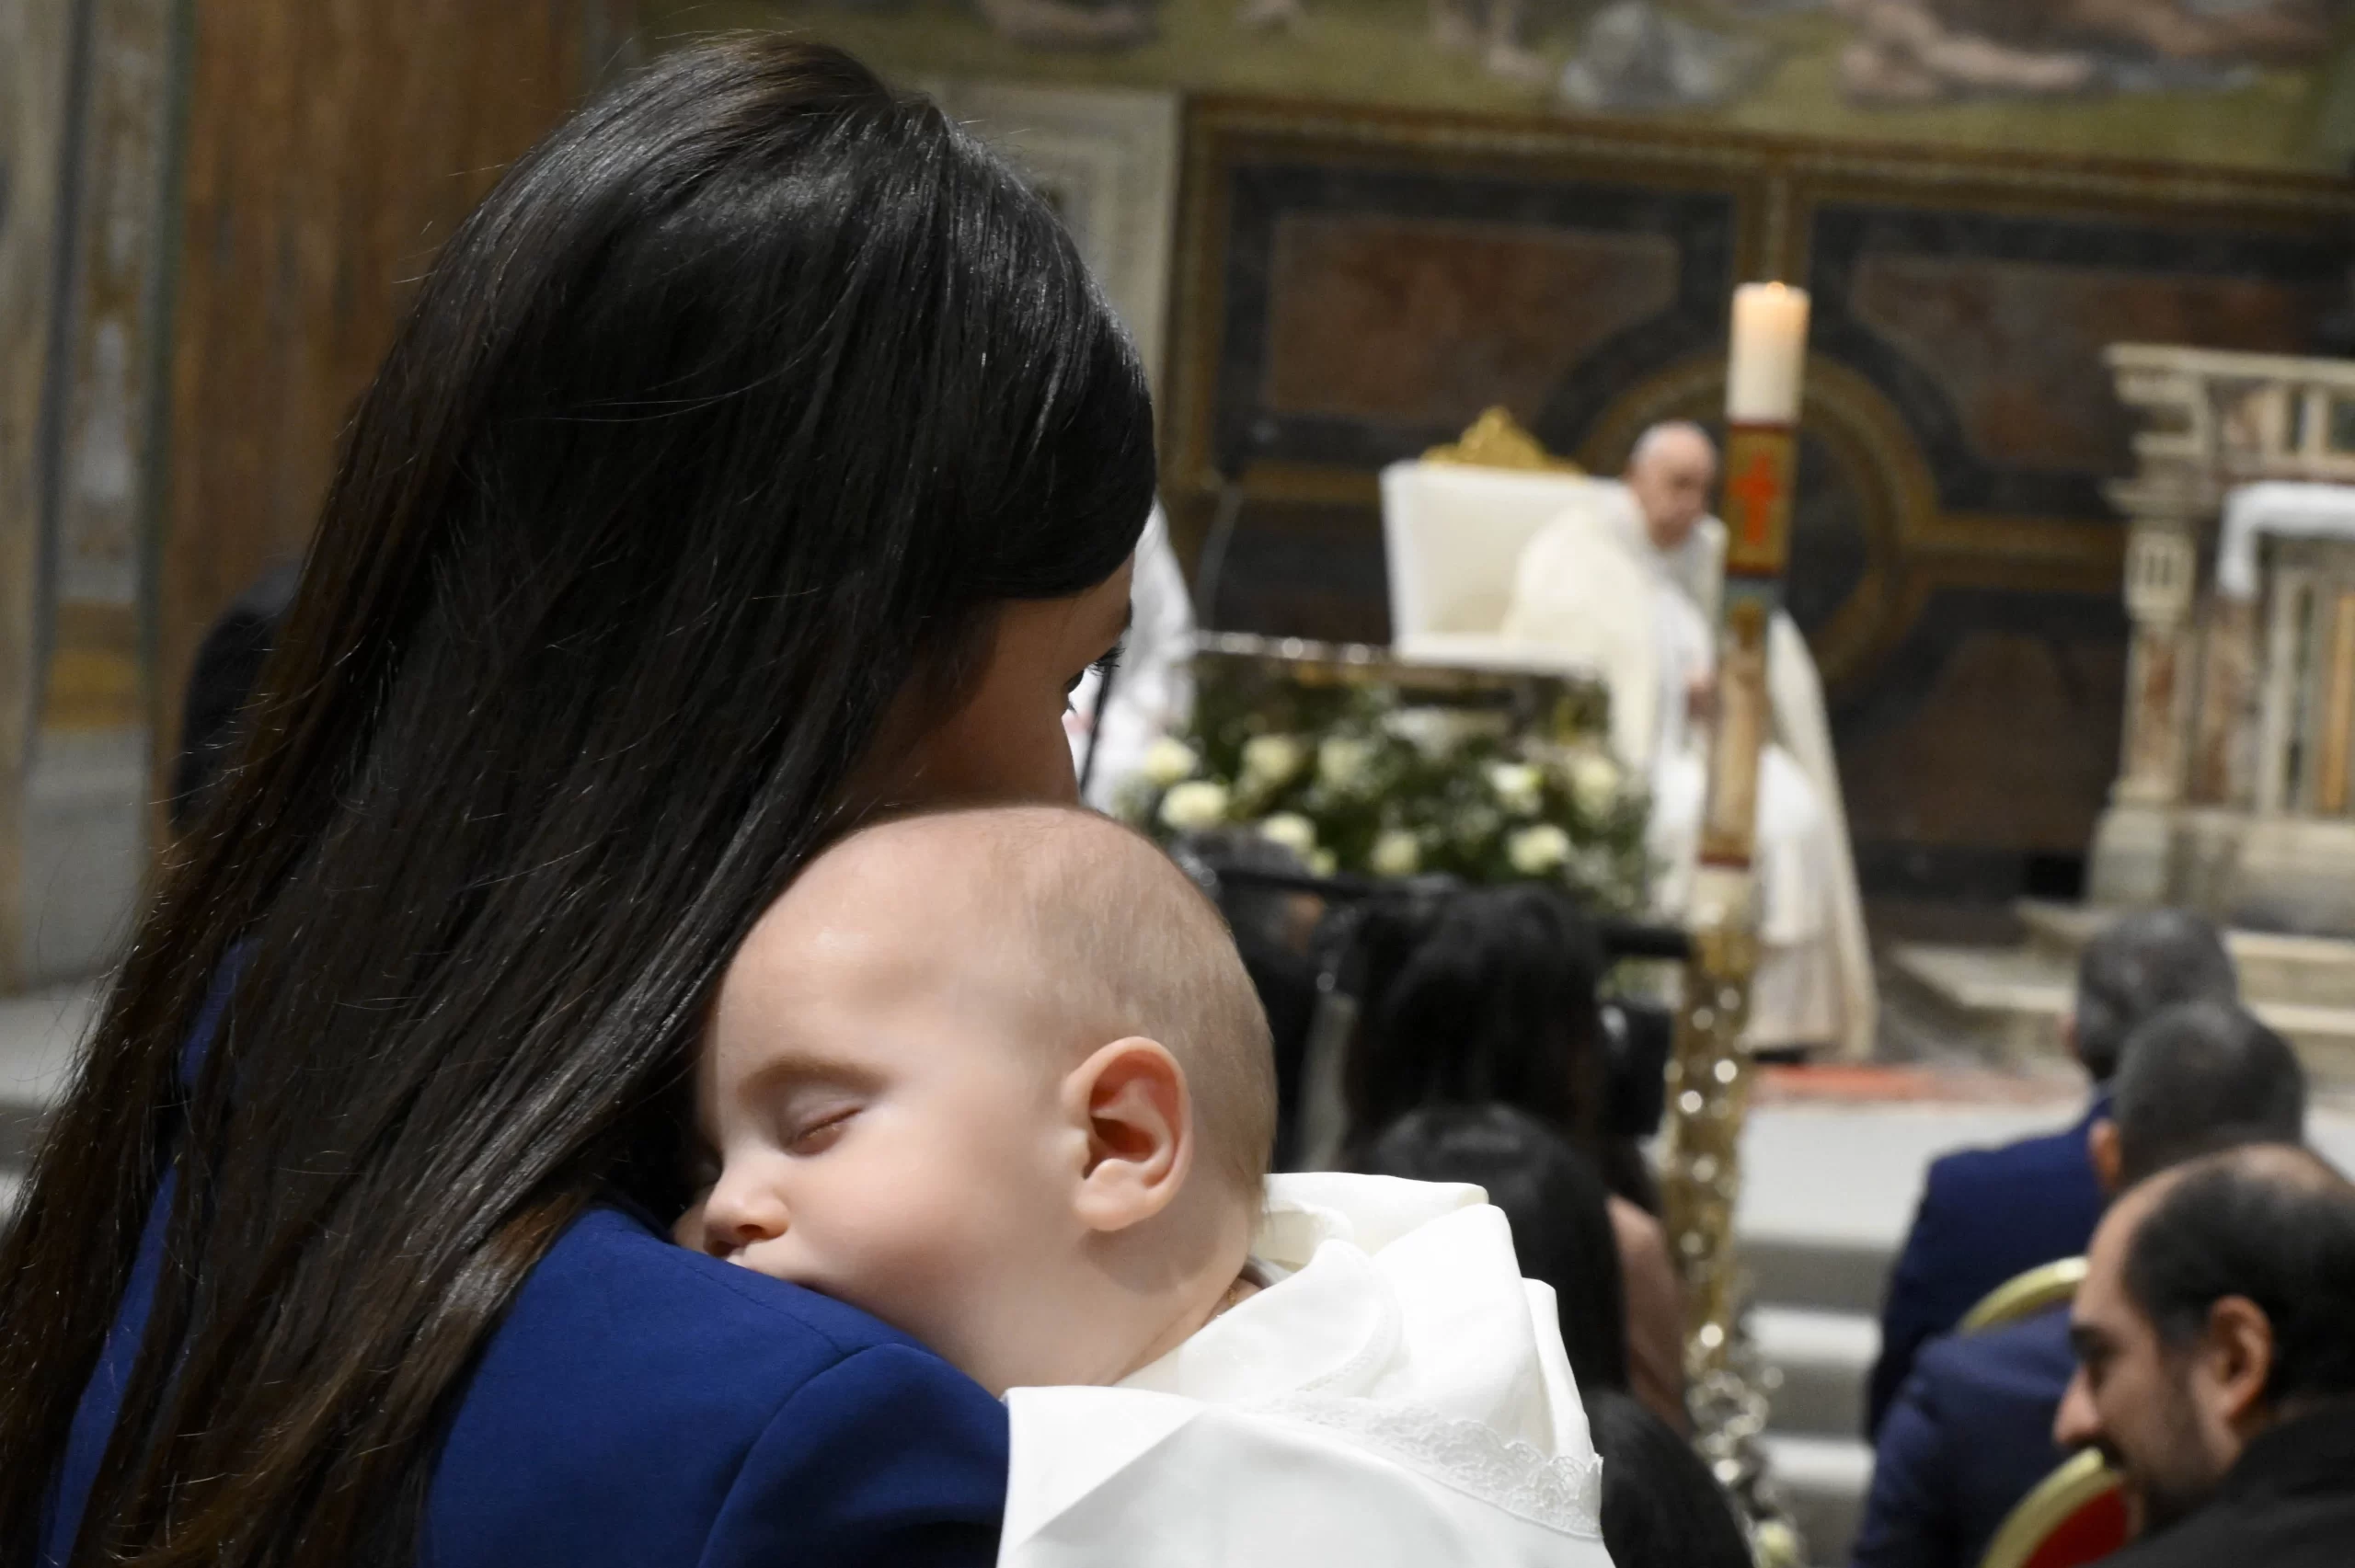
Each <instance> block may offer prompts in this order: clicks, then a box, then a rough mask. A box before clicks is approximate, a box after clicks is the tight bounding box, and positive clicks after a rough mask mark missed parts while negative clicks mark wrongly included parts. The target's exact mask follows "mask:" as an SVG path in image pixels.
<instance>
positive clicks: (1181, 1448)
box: [998, 1172, 1611, 1568]
mask: <svg viewBox="0 0 2355 1568" xmlns="http://www.w3.org/2000/svg"><path fill="white" fill-rule="evenodd" d="M1253 1255H1254V1256H1255V1257H1257V1258H1258V1259H1259V1260H1260V1261H1261V1263H1262V1264H1263V1265H1272V1267H1271V1268H1270V1269H1269V1272H1270V1273H1281V1274H1282V1277H1281V1278H1279V1279H1278V1280H1277V1281H1276V1282H1275V1283H1274V1284H1272V1285H1269V1286H1268V1287H1267V1288H1264V1289H1262V1290H1261V1291H1259V1292H1258V1294H1257V1295H1255V1296H1252V1297H1250V1298H1248V1299H1246V1300H1244V1301H1242V1302H1241V1303H1239V1304H1238V1305H1236V1306H1235V1308H1233V1309H1232V1310H1229V1311H1227V1312H1225V1313H1223V1314H1222V1315H1221V1316H1219V1317H1217V1318H1215V1319H1213V1320H1212V1322H1210V1323H1209V1324H1208V1325H1207V1326H1205V1327H1204V1328H1203V1329H1202V1330H1201V1332H1200V1333H1197V1334H1195V1335H1194V1336H1193V1337H1192V1338H1191V1339H1189V1340H1188V1341H1187V1342H1186V1343H1185V1344H1183V1345H1179V1346H1178V1347H1177V1349H1176V1350H1173V1351H1171V1352H1170V1353H1169V1354H1168V1355H1167V1356H1163V1357H1162V1358H1161V1359H1160V1360H1158V1361H1156V1362H1155V1363H1154V1364H1153V1365H1151V1366H1149V1367H1146V1368H1143V1370H1141V1371H1138V1372H1136V1373H1134V1374H1133V1375H1132V1376H1131V1377H1129V1378H1128V1379H1124V1380H1123V1381H1121V1382H1120V1383H1119V1384H1117V1385H1115V1386H1113V1387H1111V1388H1044V1389H1016V1390H1013V1391H1010V1392H1009V1393H1008V1394H1007V1395H1006V1405H1007V1409H1008V1413H1009V1414H1010V1415H1011V1418H1012V1422H1013V1463H1012V1469H1011V1473H1010V1474H1009V1476H1008V1481H1007V1489H1006V1504H1005V1535H1004V1537H1003V1541H1002V1544H1001V1545H1000V1547H999V1550H998V1562H999V1564H1000V1568H1083V1565H1085V1568H1114V1565H1118V1568H1204V1565H1207V1564H1218V1565H1222V1568H1316V1565H1320V1564H1332V1565H1335V1568H1339V1565H1341V1564H1349V1565H1350V1568H1384V1565H1396V1568H1409V1565H1412V1568H1432V1565H1440V1564H1445V1565H1458V1564H1461V1565H1466V1568H1470V1565H1487V1564H1495V1565H1498V1568H1522V1565H1527V1568H1538V1565H1541V1564H1545V1565H1561V1568H1609V1564H1610V1562H1611V1559H1610V1557H1609V1555H1608V1554H1607V1553H1606V1552H1605V1551H1604V1550H1603V1533H1602V1528H1601V1524H1600V1512H1601V1504H1602V1494H1603V1468H1602V1463H1601V1461H1600V1460H1599V1459H1596V1457H1595V1453H1594V1447H1593V1443H1592V1440H1591V1438H1590V1437H1589V1436H1588V1433H1587V1424H1586V1413H1585V1412H1584V1410H1583V1409H1581V1408H1580V1403H1579V1396H1578V1389H1577V1386H1576V1384H1575V1382H1574V1381H1573V1380H1572V1379H1571V1375H1570V1365H1569V1360H1568V1356H1566V1355H1565V1354H1564V1352H1563V1349H1562V1335H1561V1327H1560V1321H1559V1319H1558V1318H1557V1315H1556V1310H1555V1304H1554V1292H1553V1289H1552V1288H1550V1287H1548V1286H1545V1285H1541V1284H1538V1283H1537V1282H1535V1281H1534V1280H1524V1279H1522V1277H1521V1270H1520V1267H1519V1265H1517V1264H1516V1263H1515V1262H1514V1259H1513V1253H1512V1236H1511V1230H1510V1229H1509V1228H1508V1227H1507V1225H1506V1222H1505V1217H1504V1214H1503V1213H1502V1211H1500V1210H1499V1209H1497V1208H1494V1207H1490V1206H1489V1205H1488V1204H1487V1203H1486V1202H1485V1201H1483V1197H1482V1194H1481V1192H1480V1189H1479V1188H1477V1187H1474V1186H1464V1185H1442V1184H1433V1183H1424V1182H1406V1181H1398V1180H1396V1179H1394V1178H1391V1177H1386V1176H1359V1175H1348V1174H1342V1173H1330V1172H1319V1173H1312V1174H1303V1175H1287V1176H1277V1177H1274V1178H1273V1179H1272V1180H1270V1182H1269V1187H1268V1210H1267V1216H1266V1219H1264V1220H1263V1222H1262V1224H1261V1226H1260V1230H1259V1235H1258V1244H1257V1245H1256V1246H1255V1247H1254V1248H1253Z"/></svg>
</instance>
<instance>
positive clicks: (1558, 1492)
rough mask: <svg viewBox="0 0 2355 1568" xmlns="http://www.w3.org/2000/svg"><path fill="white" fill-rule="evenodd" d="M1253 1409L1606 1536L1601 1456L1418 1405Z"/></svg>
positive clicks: (1533, 1517)
mask: <svg viewBox="0 0 2355 1568" xmlns="http://www.w3.org/2000/svg"><path fill="white" fill-rule="evenodd" d="M1251 1408H1252V1409H1254V1410H1257V1411H1258V1412H1261V1413H1266V1414H1269V1415H1276V1416H1282V1417H1285V1418H1287V1419H1289V1420H1293V1421H1300V1422H1305V1423H1307V1424H1308V1425H1312V1426H1321V1427H1324V1428H1327V1430H1330V1431H1333V1432H1337V1433H1339V1434H1340V1435H1341V1436H1346V1437H1349V1438H1350V1439H1351V1440H1353V1441H1355V1442H1357V1443H1359V1444H1361V1445H1362V1446H1363V1447H1365V1448H1372V1449H1373V1450H1374V1451H1376V1452H1378V1453H1380V1454H1382V1455H1383V1456H1384V1458H1387V1459H1392V1460H1395V1461H1396V1463H1398V1464H1401V1465H1404V1466H1405V1467H1406V1468H1407V1469H1408V1470H1411V1471H1415V1472H1416V1473H1417V1474H1418V1475H1420V1476H1423V1477H1425V1478H1426V1479H1428V1480H1430V1481H1434V1482H1438V1483H1439V1484H1441V1485H1442V1486H1445V1487H1448V1488H1449V1489H1451V1490H1453V1491H1456V1492H1461V1493H1463V1494H1465V1496H1467V1497H1471V1498H1474V1499H1476V1501H1478V1502H1481V1503H1485V1504H1488V1505H1489V1506H1491V1507H1495V1508H1500V1509H1502V1510H1503V1511H1504V1512H1506V1513H1508V1514H1511V1515H1512V1516H1514V1517H1515V1518H1519V1519H1525V1520H1527V1521H1528V1522H1529V1523H1531V1524H1533V1525H1539V1526H1542V1527H1544V1528H1546V1529H1550V1530H1556V1531H1558V1532H1560V1533H1561V1534H1564V1535H1573V1536H1580V1537H1584V1538H1586V1539H1594V1540H1600V1539H1603V1461H1602V1459H1599V1458H1597V1457H1595V1456H1594V1455H1591V1454H1590V1455H1587V1456H1586V1457H1584V1458H1583V1459H1572V1458H1567V1457H1558V1456H1556V1455H1553V1454H1548V1453H1546V1452H1545V1450H1544V1449H1542V1448H1538V1447H1537V1446H1536V1445H1534V1444H1532V1443H1524V1442H1522V1441H1521V1440H1520V1439H1519V1438H1515V1437H1507V1436H1504V1435H1503V1434H1502V1433H1500V1432H1499V1431H1497V1430H1496V1428H1494V1427H1492V1426H1489V1425H1486V1424H1485V1423H1482V1422H1478V1421H1465V1420H1463V1419H1460V1418H1458V1417H1456V1416H1452V1415H1442V1414H1441V1413H1439V1412H1438V1411H1435V1410H1430V1409H1427V1408H1425V1407H1424V1406H1421V1405H1402V1404H1388V1403H1383V1402H1377V1401H1374V1400H1369V1399H1353V1398H1348V1397H1343V1396H1336V1395H1317V1394H1290V1395H1286V1396H1285V1397H1283V1398H1281V1399H1277V1400H1270V1401H1269V1402H1265V1403H1263V1404H1258V1405H1254V1406H1252V1407H1251Z"/></svg>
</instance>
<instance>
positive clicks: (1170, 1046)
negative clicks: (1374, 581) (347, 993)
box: [677, 807, 1275, 1392]
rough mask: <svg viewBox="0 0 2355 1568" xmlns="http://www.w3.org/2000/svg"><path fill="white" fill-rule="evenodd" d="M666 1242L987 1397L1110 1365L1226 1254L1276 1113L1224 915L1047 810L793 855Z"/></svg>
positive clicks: (1074, 819) (1175, 1316)
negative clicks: (855, 1325) (904, 1336)
mask: <svg viewBox="0 0 2355 1568" xmlns="http://www.w3.org/2000/svg"><path fill="white" fill-rule="evenodd" d="M695 1103H696V1117H697V1121H698V1123H699V1126H700V1128H701V1131H702V1135H703V1138H704V1140H705V1142H706V1143H707V1146H708V1148H709V1150H710V1152H711V1154H712V1156H713V1158H714V1159H715V1161H716V1168H715V1170H713V1171H711V1172H707V1176H708V1177H709V1178H710V1179H709V1185H708V1187H707V1191H706V1192H705V1194H704V1196H702V1197H701V1198H700V1199H699V1200H698V1201H697V1203H696V1204H695V1207H693V1208H691V1209H689V1210H688V1211H687V1213H686V1214H685V1215H684V1217H682V1219H680V1221H679V1224H678V1228H677V1235H678V1238H679V1240H680V1241H681V1242H683V1243H684V1244H685V1245H688V1246H692V1247H695V1248H698V1249H699V1250H701V1251H704V1252H707V1253H711V1254H713V1255H714V1256H717V1257H723V1258H727V1259H729V1260H730V1261H732V1262H736V1263H741V1264H742V1265H745V1266H747V1267H750V1268H753V1269H757V1270H759V1271H760V1272H761V1273H763V1274H768V1275H774V1276H776V1277H778V1278H780V1279H788V1280H792V1281H794V1282H796V1283H798V1284H802V1285H808V1286H811V1287H813V1288H817V1289H820V1290H823V1291H825V1292H826V1293H827V1294H829V1295H831V1296H834V1297H837V1298H839V1299H843V1300H845V1301H848V1302H851V1303H852V1304H854V1305H856V1306H859V1307H863V1308H865V1309H866V1310H868V1311H870V1312H872V1313H874V1314H875V1315H876V1316H878V1317H879V1318H881V1319H883V1320H884V1321H885V1322H890V1323H892V1324H895V1325H896V1326H898V1327H900V1328H902V1329H903V1330H905V1331H906V1332H908V1333H911V1334H913V1335H914V1336H915V1337H917V1338H918V1339H921V1340H923V1341H924V1342H925V1343H926V1344H927V1345H931V1346H932V1347H933V1348H934V1349H936V1350H937V1351H939V1352H940V1353H941V1354H942V1355H943V1356H947V1357H948V1359H949V1360H950V1361H951V1362H953V1363H955V1364H956V1365H957V1366H958V1367H959V1368H963V1369H964V1370H965V1371H966V1372H967V1373H969V1374H971V1376H972V1377H973V1378H974V1379H976V1380H978V1381H979V1382H981V1383H982V1385H983V1386H984V1387H986V1388H988V1389H990V1390H991V1391H994V1392H1003V1391H1005V1390H1006V1389H1008V1388H1013V1387H1019V1386H1025V1385H1035V1384H1049V1383H1108V1382H1112V1381H1115V1380H1117V1379H1120V1378H1121V1377H1122V1376H1124V1375H1126V1374H1127V1373H1129V1372H1131V1371H1133V1370H1134V1369H1135V1368H1138V1367H1140V1366H1143V1365H1144V1364H1145V1363H1146V1362H1147V1361H1150V1360H1152V1359H1153V1358H1154V1357H1155V1356H1158V1355H1160V1354H1161V1353H1162V1352H1163V1351H1166V1350H1167V1349H1168V1348H1170V1347H1171V1346H1172V1345H1176V1344H1177V1343H1178V1342H1179V1341H1180V1340H1182V1339H1184V1338H1185V1337H1186V1336H1187V1335H1189V1334H1190V1333H1193V1332H1194V1330H1196V1329H1198V1328H1200V1326H1201V1324H1202V1323H1203V1322H1206V1321H1207V1320H1208V1319H1209V1318H1210V1317H1211V1316H1212V1314H1213V1313H1214V1312H1215V1311H1216V1310H1217V1308H1218V1306H1219V1304H1220V1302H1221V1301H1222V1300H1223V1299H1224V1298H1225V1296H1226V1293H1227V1291H1228V1290H1229V1288H1231V1287H1232V1286H1233V1284H1234V1282H1235V1277H1236V1275H1237V1273H1238V1271H1239V1270H1240V1269H1241V1268H1242V1266H1243V1264H1244V1261H1245V1257H1246V1250H1247V1248H1248V1246H1249V1243H1250V1236H1251V1230H1252V1226H1253V1223H1254V1221H1255V1219H1257V1216H1258V1209H1259V1203H1260V1190H1261V1178H1262V1177H1263V1176H1264V1174H1265V1173H1266V1169H1267V1162H1268V1154H1269V1145H1270V1143H1271V1141H1272V1139H1273V1131H1274V1122H1275V1072H1274V1065H1273V1061H1272V1058H1271V1055H1270V1052H1269V1044H1268V1025H1267V1021H1266V1016H1265V1014H1264V1013H1262V1012H1261V1010H1260V1007H1259V1002H1258V997H1257V995H1256V994H1255V993H1254V991H1253V990H1252V988H1251V982H1250V979H1249V977H1248V976H1247V975H1246V974H1245V972H1244V969H1243V964H1242V960H1241V959H1240V958H1239V957H1238V956H1236V953H1235V944H1234V941H1233V940H1232V938H1231V937H1230V936H1229V935H1228V933H1227V930H1226V927H1225V925H1224V923H1223V921H1221V920H1220V918H1219V915H1218V912H1217V911H1216V910H1214V909H1213V908H1212V905H1211V903H1210V901H1209V900H1208V899H1206V898H1203V897H1202V895H1201V894H1200V892H1199V891H1198V890H1197V889H1196V888H1195V887H1194V886H1193V885H1192V884H1191V883H1190V882H1189V881H1188V880H1187V879H1186V877H1185V876H1184V874H1183V873H1181V872H1179V871H1178V869H1177V867H1176V866H1175V865H1174V864H1171V863H1170V862H1169V860H1168V858H1167V857H1166V856H1165V855H1163V854H1162V853H1161V852H1160V851H1159V850H1157V849H1155V847H1154V846H1153V845H1152V844H1151V843H1150V842H1148V841H1145V840H1143V839H1142V838H1140V837H1138V836H1137V835H1136V834H1134V833H1132V832H1131V831H1130V830H1127V829H1125V828H1122V827H1120V826H1119V825H1117V824H1115V823H1113V822H1111V821H1109V820H1108V819H1106V818H1101V817H1097V816H1094V815H1092V814H1089V813H1086V812H1081V811H1077V810H1073V809H1068V808H1063V807H982V808H975V809H970V810H962V811H947V812H938V813H931V814H926V815H922V816H914V817H907V818H898V819H895V820H892V821H889V822H885V823H882V824H880V825H878V826H875V827H870V828H867V829H864V830H861V831H859V832H856V833H855V834H853V835H851V836H850V837H848V838H847V839H844V841H842V842H840V843H839V844H836V845H835V846H833V848H832V849H830V850H828V851H827V852H826V853H823V854H821V855H820V856H819V857H818V858H817V859H816V860H815V861H813V862H812V863H811V864H810V865H809V867H808V868H807V869H805V870H804V871H803V872H802V873H801V875H800V876H799V877H798V878H797V879H796V880H795V882H794V884H793V886H792V887H790V888H788V889H787V892H786V893H785V895H784V897H782V898H779V899H778V900H777V901H776V902H775V904H774V905H772V906H771V907H770V908H769V910H767V912H766V913H764V915H763V916H762V917H761V919H760V921H759V923H758V924H757V925H755V926H754V927H753V930H752V935H751V936H749V937H748V938H746V939H745V942H744V944H743V946H742V947H741V949H740V950H739V951H738V952H737V954H736V956H735V958H734V960H733V961H732V962H731V963H730V964H729V968H728V973H727V975H726V977H725V979H723V980H722V981H721V984H720V990H719V999H718V1005H717V1007H716V1008H715V1009H714V1012H713V1015H712V1018H711V1021H710V1023H709V1024H708V1026H707V1030H706V1033H705V1038H704V1047H703V1051H702V1055H701V1059H700V1060H699V1062H698V1065H697V1070H696V1078H695Z"/></svg>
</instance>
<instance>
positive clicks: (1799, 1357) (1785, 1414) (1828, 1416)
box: [1750, 1302, 1880, 1437]
mask: <svg viewBox="0 0 2355 1568" xmlns="http://www.w3.org/2000/svg"><path fill="white" fill-rule="evenodd" d="M1750 1334H1751V1341H1752V1344H1753V1345H1756V1346H1757V1349H1758V1356H1759V1359H1760V1360H1762V1361H1763V1362H1764V1363H1765V1364H1766V1365H1767V1366H1768V1367H1770V1368H1773V1369H1774V1371H1775V1386H1774V1387H1773V1388H1772V1389H1771V1390H1770V1391H1769V1403H1768V1407H1767V1408H1768V1411H1769V1416H1768V1420H1767V1425H1768V1427H1769V1428H1770V1429H1771V1430H1773V1431H1775V1432H1781V1433H1785V1434H1787V1435H1791V1436H1815V1437H1854V1436H1856V1435H1857V1434H1858V1433H1860V1432H1862V1431H1863V1430H1864V1420H1865V1384H1866V1380H1867V1379H1868V1378H1870V1377H1871V1375H1872V1366H1873V1361H1874V1358H1875V1357H1877V1356H1878V1355H1879V1354H1880V1325H1879V1323H1878V1321H1877V1320H1875V1319H1873V1318H1871V1317H1867V1316H1866V1315H1865V1314H1863V1313H1860V1312H1821V1311H1816V1310H1810V1309H1808V1308H1804V1307H1783V1306H1775V1305H1773V1304H1771V1303H1765V1302H1762V1303H1761V1304H1759V1305H1757V1306H1755V1307H1752V1309H1751V1312H1750Z"/></svg>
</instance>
